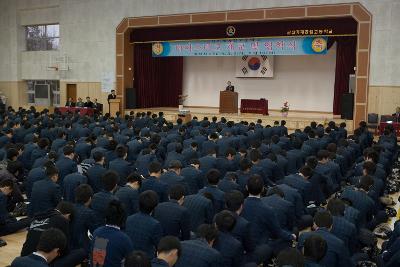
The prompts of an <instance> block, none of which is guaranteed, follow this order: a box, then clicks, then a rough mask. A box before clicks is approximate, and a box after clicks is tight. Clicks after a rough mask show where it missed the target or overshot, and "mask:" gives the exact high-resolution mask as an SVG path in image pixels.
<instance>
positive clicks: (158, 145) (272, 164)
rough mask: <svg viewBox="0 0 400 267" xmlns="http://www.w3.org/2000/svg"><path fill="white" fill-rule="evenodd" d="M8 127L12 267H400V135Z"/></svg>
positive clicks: (44, 117) (4, 198)
mask: <svg viewBox="0 0 400 267" xmlns="http://www.w3.org/2000/svg"><path fill="white" fill-rule="evenodd" d="M1 118H2V120H1V121H0V128H1V131H2V133H3V135H2V136H1V137H0V148H1V149H0V154H2V155H3V156H4V160H3V161H2V162H0V169H1V170H0V191H1V192H0V235H7V234H11V233H13V232H15V231H17V230H20V229H23V228H26V227H28V234H27V237H26V240H25V242H24V245H23V247H22V250H21V257H18V258H17V259H15V261H14V262H13V263H12V264H11V266H28V264H29V265H32V266H48V265H49V264H52V266H76V265H78V264H80V263H84V264H88V263H89V264H90V266H121V264H125V266H146V265H145V264H147V266H150V265H149V264H151V266H178V267H179V266H244V265H246V266H259V265H260V264H264V266H267V264H269V263H270V262H271V261H274V262H275V263H276V264H277V266H356V264H359V263H360V262H364V263H365V262H366V261H374V262H379V264H381V265H382V266H398V264H399V258H400V253H399V250H398V249H397V248H398V245H399V243H400V239H399V230H400V228H399V227H398V225H397V224H396V227H395V229H394V231H393V235H392V236H391V237H390V239H389V240H388V241H387V242H386V243H385V244H384V246H383V249H384V250H383V252H382V253H373V252H376V250H375V249H376V243H377V242H376V238H374V235H373V233H372V231H373V230H374V229H375V228H377V226H378V225H380V224H381V223H383V222H386V221H387V220H388V217H389V215H390V212H388V207H387V205H388V204H387V203H386V202H385V201H382V196H384V194H385V193H387V192H388V191H390V190H392V189H391V188H390V187H389V184H391V182H392V181H390V180H389V179H388V177H391V176H389V174H390V173H391V171H392V168H393V164H396V160H397V139H396V136H395V134H394V131H393V128H392V127H390V126H389V127H387V129H386V130H385V132H384V135H382V136H381V137H380V138H379V140H378V141H377V142H376V143H374V142H373V137H372V135H371V134H370V133H369V132H368V130H367V125H366V124H365V123H364V122H362V123H360V127H359V128H357V129H356V130H355V131H354V135H349V136H348V135H347V131H346V129H345V127H346V126H345V124H341V126H340V127H337V126H336V125H335V123H334V122H330V123H329V124H328V126H327V127H325V128H324V127H323V126H322V125H317V124H316V123H312V124H311V125H310V126H307V127H306V128H305V129H304V130H303V131H301V130H296V131H295V132H294V133H293V134H290V135H288V133H287V128H286V127H285V121H282V122H281V123H279V122H275V123H274V126H272V127H271V126H268V125H267V126H265V127H264V126H262V121H261V120H259V121H258V122H257V123H247V122H240V123H233V122H229V121H226V120H225V119H224V118H221V120H220V121H218V120H217V119H216V118H213V119H212V121H211V122H210V121H209V120H208V118H204V119H203V120H202V121H199V120H198V119H197V118H193V120H192V121H191V122H189V123H188V124H185V125H183V124H182V122H181V121H180V120H178V121H177V124H176V125H173V124H171V123H168V122H166V120H165V119H164V118H163V114H162V113H160V114H159V115H158V116H157V115H155V114H152V113H147V114H146V113H138V114H133V113H131V114H130V115H127V116H125V117H120V116H117V117H116V118H112V117H109V116H108V115H107V114H106V115H105V116H101V115H99V116H97V115H95V116H92V117H89V116H79V115H78V114H66V115H61V114H48V113H47V112H46V111H45V112H42V113H36V112H34V110H29V111H26V110H23V109H22V110H19V111H18V112H14V111H13V110H11V111H7V113H3V114H1ZM390 179H392V178H390ZM24 193H25V194H26V198H27V199H26V202H28V203H29V204H28V206H27V214H28V217H27V218H26V219H23V220H16V219H15V217H13V215H15V214H16V213H18V211H20V210H23V204H22V203H24V201H25V199H24V195H23V194H24ZM389 205H390V204H389ZM15 207H17V208H15ZM11 212H13V213H11ZM58 230H59V231H58ZM300 231H302V233H301V234H299V233H300ZM47 232H51V233H52V234H51V235H46V234H44V233H47ZM56 232H57V233H56ZM88 232H89V233H90V235H88ZM49 236H51V237H54V239H51V238H50V237H49ZM49 238H50V239H51V240H49ZM42 239H43V240H44V241H43V240H42ZM43 243H46V244H48V246H45V245H43ZM41 244H42V245H41ZM137 261H143V262H142V263H137ZM35 264H36V265H35ZM140 264H143V265H140Z"/></svg>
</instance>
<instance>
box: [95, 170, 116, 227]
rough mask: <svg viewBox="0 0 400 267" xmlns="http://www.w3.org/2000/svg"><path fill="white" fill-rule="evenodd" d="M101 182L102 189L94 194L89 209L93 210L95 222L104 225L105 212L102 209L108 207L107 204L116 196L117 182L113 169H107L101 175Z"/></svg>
mask: <svg viewBox="0 0 400 267" xmlns="http://www.w3.org/2000/svg"><path fill="white" fill-rule="evenodd" d="M101 180H102V183H103V188H104V189H103V190H101V191H100V192H97V193H96V194H94V196H93V199H92V203H91V204H90V207H91V209H92V210H93V211H94V212H95V214H96V218H94V219H95V220H97V223H98V224H100V225H104V223H105V214H104V211H105V210H106V208H107V207H108V204H109V203H110V202H111V201H112V200H117V197H116V196H115V195H114V192H115V190H116V188H117V184H118V180H119V177H118V174H117V173H116V172H113V171H107V172H106V173H105V174H104V175H103V176H102V177H101Z"/></svg>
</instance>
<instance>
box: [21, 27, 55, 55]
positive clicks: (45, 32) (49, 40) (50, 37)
mask: <svg viewBox="0 0 400 267" xmlns="http://www.w3.org/2000/svg"><path fill="white" fill-rule="evenodd" d="M25 29H26V30H25V33H26V50H27V51H46V50H58V47H59V44H60V25H59V24H51V25H33V26H26V27H25Z"/></svg>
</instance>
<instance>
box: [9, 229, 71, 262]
mask: <svg viewBox="0 0 400 267" xmlns="http://www.w3.org/2000/svg"><path fill="white" fill-rule="evenodd" d="M66 246H67V238H66V237H65V235H64V233H63V232H61V231H60V230H58V229H55V228H51V229H47V230H46V231H44V232H43V233H42V234H41V236H40V240H39V243H38V246H37V249H36V252H33V253H32V254H30V255H28V256H25V257H18V258H16V259H15V260H14V261H13V262H12V263H11V267H25V266H32V267H33V266H37V267H42V266H43V267H45V266H49V263H51V262H52V261H53V260H54V259H56V258H57V257H58V256H59V255H60V252H61V251H62V250H64V249H65V247H66Z"/></svg>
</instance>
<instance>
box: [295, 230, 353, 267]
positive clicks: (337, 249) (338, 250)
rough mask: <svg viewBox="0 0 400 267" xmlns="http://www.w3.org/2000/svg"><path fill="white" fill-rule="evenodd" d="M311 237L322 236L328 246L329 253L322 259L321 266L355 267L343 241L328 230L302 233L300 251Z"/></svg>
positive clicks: (299, 244)
mask: <svg viewBox="0 0 400 267" xmlns="http://www.w3.org/2000/svg"><path fill="white" fill-rule="evenodd" d="M311 235H320V236H321V237H322V238H323V239H325V241H326V243H327V244H328V251H327V253H326V255H325V257H324V258H323V259H322V261H321V265H323V266H329V267H342V266H346V267H347V266H348V267H352V266H354V265H353V262H352V261H351V260H350V256H349V253H348V250H347V247H346V246H345V244H344V243H343V241H342V240H340V239H339V238H337V237H336V236H335V235H334V234H332V233H330V232H329V231H328V230H327V229H326V228H319V229H318V230H316V231H313V232H305V233H302V234H301V235H300V237H299V243H298V246H299V249H300V250H301V249H302V248H303V245H304V241H305V240H306V239H307V238H308V237H309V236H311Z"/></svg>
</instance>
